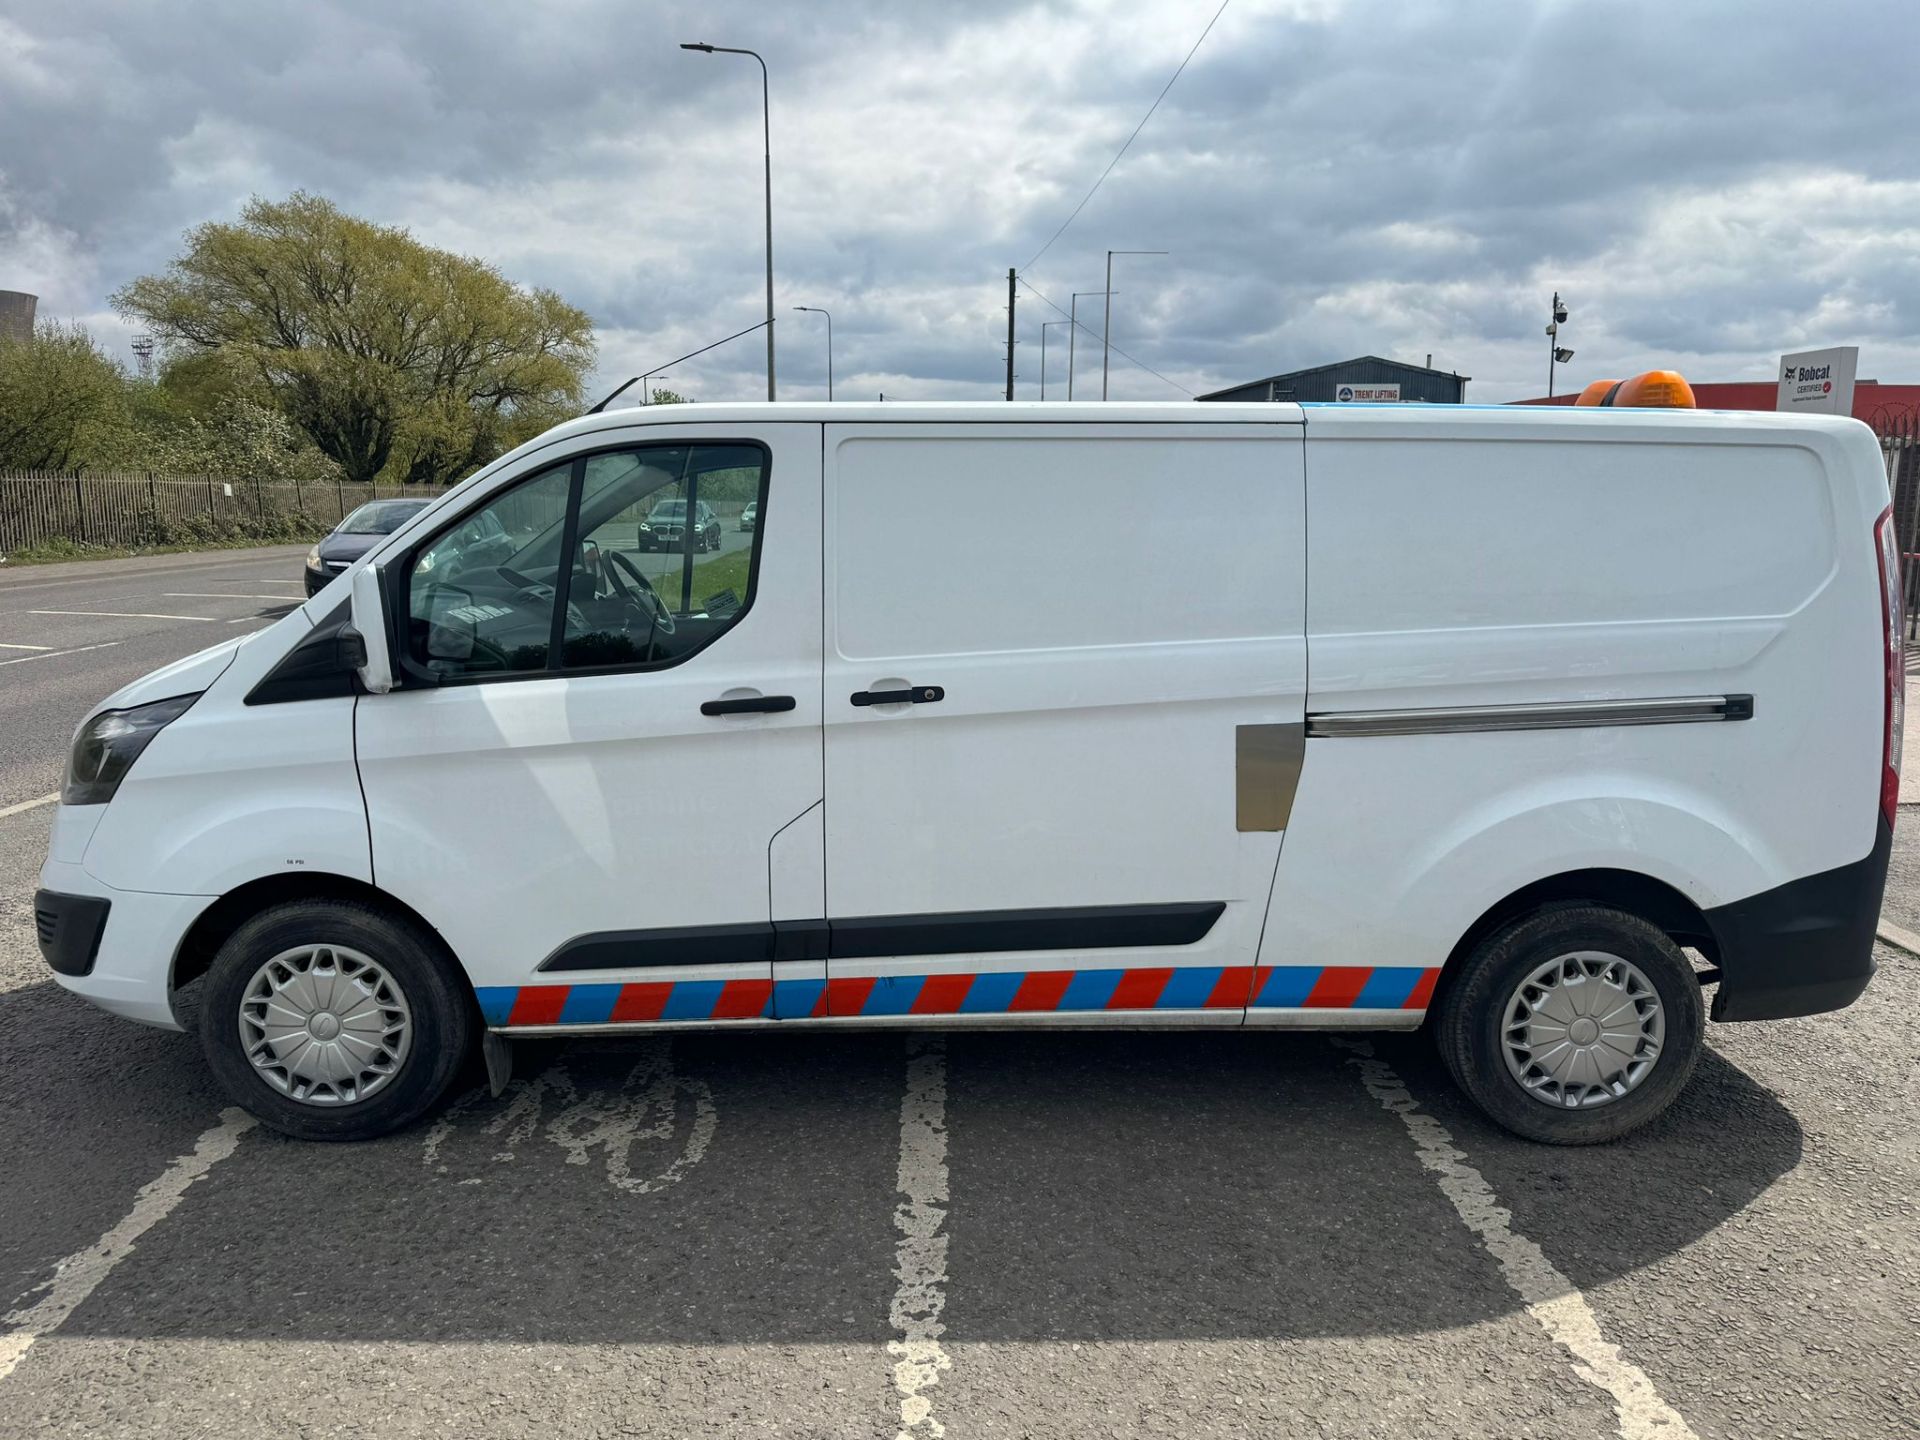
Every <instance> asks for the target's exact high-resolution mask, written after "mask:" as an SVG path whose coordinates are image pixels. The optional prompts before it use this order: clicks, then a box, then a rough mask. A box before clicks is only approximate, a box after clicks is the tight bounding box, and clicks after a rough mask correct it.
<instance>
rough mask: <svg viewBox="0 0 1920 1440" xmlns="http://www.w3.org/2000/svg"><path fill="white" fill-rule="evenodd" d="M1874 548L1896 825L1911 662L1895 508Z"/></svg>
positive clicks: (1886, 807)
mask: <svg viewBox="0 0 1920 1440" xmlns="http://www.w3.org/2000/svg"><path fill="white" fill-rule="evenodd" d="M1873 539H1874V547H1875V549H1876V550H1878V551H1879V554H1880V619H1881V621H1882V622H1883V623H1884V624H1885V626H1886V640H1885V671H1886V676H1885V685H1884V692H1885V708H1884V714H1885V717H1886V719H1885V724H1884V725H1883V726H1882V728H1881V739H1880V813H1881V815H1883V816H1884V817H1885V818H1886V822H1887V827H1888V828H1889V829H1891V828H1892V827H1893V821H1894V817H1895V816H1896V815H1897V814H1898V813H1899V808H1900V733H1901V730H1902V729H1903V728H1904V726H1905V723H1906V713H1907V664H1906V655H1905V653H1904V651H1903V649H1902V646H1901V643H1900V634H1901V631H1902V630H1903V629H1904V628H1905V627H1904V626H1903V625H1902V623H1901V611H1902V608H1903V600H1904V596H1903V595H1902V591H1903V590H1904V588H1905V587H1904V586H1902V585H1901V583H1900V547H1899V546H1898V545H1897V544H1896V543H1895V541H1894V535H1893V507H1892V506H1891V505H1889V506H1888V507H1887V508H1886V509H1885V510H1882V511H1881V512H1880V518H1879V519H1878V520H1876V521H1874V522H1873Z"/></svg>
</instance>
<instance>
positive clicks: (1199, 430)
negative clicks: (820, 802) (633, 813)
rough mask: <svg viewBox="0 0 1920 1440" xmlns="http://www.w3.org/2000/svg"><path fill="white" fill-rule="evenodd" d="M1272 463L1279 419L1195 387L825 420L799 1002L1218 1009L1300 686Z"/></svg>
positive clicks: (1037, 1018) (1255, 890) (1282, 490)
mask: <svg viewBox="0 0 1920 1440" xmlns="http://www.w3.org/2000/svg"><path fill="white" fill-rule="evenodd" d="M1300 464H1301V439H1300V431H1299V427H1298V426H1297V425H1273V424H1269V425H1262V426H1254V425H1246V424H1230V425H1229V424H1218V423H1214V422H1213V421H1212V420H1211V418H1210V416H1209V415H1208V414H1207V412H1205V411H1204V409H1203V410H1202V411H1200V412H1199V413H1198V414H1197V415H1196V423H1190V424H1186V425H1154V426H1148V425H1137V424H1136V425H1106V424H1099V425H1095V424H1075V425H1066V424H1032V423H1027V424H1010V425H999V424H987V423H975V424H970V425H958V424H956V425H952V426H946V427H941V426H935V425H930V424H923V425H915V426H892V425H884V426H883V425H830V426H829V427H828V429H827V461H826V493H827V508H826V516H827V520H826V559H827V644H826V668H825V674H826V687H825V688H826V700H825V706H824V714H825V723H826V769H827V803H826V868H827V913H828V915H829V917H830V919H831V921H832V924H833V927H834V938H833V946H834V951H833V954H832V955H831V957H830V959H829V962H828V974H829V976H830V979H831V981H832V985H833V988H832V989H831V991H830V993H829V996H828V1013H829V1014H832V1015H836V1016H853V1015H858V1016H861V1017H873V1016H875V1015H882V1014H886V1013H892V1012H893V1011H894V1010H899V1011H906V1010H908V1009H914V1010H916V1011H917V1013H959V1014H969V1015H980V1014H995V1015H999V1016H1001V1017H1002V1018H1009V1017H1010V1018H1012V1019H1025V1020H1028V1021H1033V1022H1036V1023H1054V1022H1055V1021H1056V1020H1057V1019H1058V1018H1059V1017H1060V1016H1061V1015H1062V1014H1066V1013H1070V1012H1078V1013H1081V1014H1083V1015H1084V1014H1098V1015H1102V1016H1105V1017H1107V1019H1108V1021H1109V1022H1110V1023H1112V1022H1118V1021H1122V1020H1124V1021H1125V1022H1126V1023H1130V1024H1131V1023H1141V1022H1143V1021H1144V1020H1145V1019H1149V1018H1150V1019H1151V1020H1152V1022H1153V1023H1175V1022H1177V1023H1194V1022H1195V1017H1199V1020H1200V1021H1201V1022H1204V1023H1210V1024H1234V1025H1237V1024H1239V1023H1240V1017H1241V1013H1242V1010H1243V1009H1244V1006H1245V1001H1246V994H1247V990H1248V987H1249V985H1250V983H1251V979H1252V966H1253V962H1254V958H1255V953H1256V949H1257V946H1258V941H1259V935H1260V927H1261V925H1262V923H1263V922H1264V920H1265V917H1266V911H1267V904H1268V899H1269V896H1270V894H1271V889H1272V881H1273V873H1274V864H1275V859H1276V857H1277V855H1278V853H1279V849H1280V832H1281V830H1282V829H1283V828H1284V826H1285V823H1286V818H1285V817H1286V811H1287V809H1288V803H1289V802H1290V801H1291V796H1292V781H1293V774H1294V768H1295V765H1296V763H1297V747H1298V743H1299V734H1300V731H1299V726H1300V722H1301V715H1302V705H1303V701H1304V696H1305V679H1306V674H1305V670H1306V647H1305V639H1304V630H1303V627H1304V606H1305V580H1304V577H1303V575H1302V573H1301V564H1300V561H1301V557H1302V552H1303V549H1304V537H1303V524H1304V508H1305V507H1304V496H1303V491H1302V479H1301V471H1300ZM910 687H911V688H912V689H913V690H916V691H924V692H926V693H928V695H929V698H928V700H927V701H926V703H919V702H914V703H898V704H888V703H874V702H873V700H872V696H874V695H876V694H898V695H901V696H905V695H907V694H908V693H909V689H910ZM1289 746H1291V747H1293V748H1291V749H1290V748H1289ZM1195 916H1201V917H1203V918H1202V919H1200V920H1199V921H1194V917H1195ZM1189 922H1193V924H1192V927H1191V928H1190V927H1189Z"/></svg>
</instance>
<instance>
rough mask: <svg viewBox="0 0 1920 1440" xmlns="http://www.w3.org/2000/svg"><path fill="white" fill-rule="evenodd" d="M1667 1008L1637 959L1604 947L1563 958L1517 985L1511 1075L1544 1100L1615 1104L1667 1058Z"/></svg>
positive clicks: (1510, 1029)
mask: <svg viewBox="0 0 1920 1440" xmlns="http://www.w3.org/2000/svg"><path fill="white" fill-rule="evenodd" d="M1666 1034H1667V1018H1666V1009H1665V1007H1664V1006H1662V1005H1661V1003H1660V995H1659V992H1658V991H1656V990H1655V989H1654V988H1653V982H1652V981H1650V980H1648V979H1647V977H1646V975H1645V974H1644V973H1643V972H1642V971H1641V970H1640V968H1639V967H1638V966H1637V965H1635V964H1634V963H1633V962H1632V961H1630V960H1623V959H1622V958H1621V957H1620V956H1618V955H1609V954H1607V953H1606V952H1604V951H1600V950H1577V951H1574V952H1572V953H1571V954H1567V955H1560V956H1556V957H1555V958H1554V959H1552V960H1549V961H1547V963H1546V964H1544V965H1541V966H1540V967H1538V968H1537V969H1535V970H1534V971H1533V972H1532V973H1531V974H1530V975H1528V976H1527V977H1526V978H1525V979H1524V980H1522V981H1521V982H1520V984H1519V985H1518V986H1517V987H1516V988H1515V989H1514V992H1513V994H1512V996H1511V997H1510V998H1509V999H1508V1001H1507V1008H1506V1012H1505V1014H1504V1016H1503V1017H1502V1023H1501V1026H1500V1050H1501V1054H1502V1056H1503V1057H1504V1058H1505V1060H1506V1062H1507V1072H1508V1073H1509V1074H1510V1075H1512V1076H1513V1078H1514V1079H1515V1080H1517V1081H1519V1082H1520V1087H1521V1088H1522V1089H1523V1090H1525V1091H1526V1092H1527V1093H1528V1094H1529V1095H1531V1096H1533V1098H1534V1099H1536V1100H1538V1101H1540V1102H1541V1103H1542V1104H1543V1105H1552V1106H1554V1107H1555V1108H1556V1109H1562V1110H1583V1109H1591V1108H1592V1107H1594V1106H1597V1105H1608V1104H1611V1103H1612V1102H1613V1101H1615V1100H1618V1099H1620V1098H1621V1097H1622V1096H1624V1095H1627V1094H1630V1093H1631V1092H1632V1091H1633V1090H1634V1089H1635V1088H1636V1087H1637V1086H1638V1085H1639V1084H1640V1083H1641V1082H1642V1081H1643V1080H1645V1079H1646V1078H1647V1076H1648V1075H1650V1074H1652V1073H1653V1069H1654V1066H1655V1065H1657V1064H1658V1063H1659V1061H1660V1050H1661V1046H1662V1045H1663V1044H1664V1042H1665V1040H1666Z"/></svg>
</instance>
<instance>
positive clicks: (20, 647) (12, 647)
mask: <svg viewBox="0 0 1920 1440" xmlns="http://www.w3.org/2000/svg"><path fill="white" fill-rule="evenodd" d="M52 648H53V647H52V646H51V645H13V644H9V643H8V642H6V641H4V640H0V650H51V649H52Z"/></svg>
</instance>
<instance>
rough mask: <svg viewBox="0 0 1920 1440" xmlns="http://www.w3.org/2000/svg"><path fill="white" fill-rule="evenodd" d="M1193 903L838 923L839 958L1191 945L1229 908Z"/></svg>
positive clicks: (835, 944)
mask: <svg viewBox="0 0 1920 1440" xmlns="http://www.w3.org/2000/svg"><path fill="white" fill-rule="evenodd" d="M1226 908H1227V907H1226V904H1225V903H1224V902H1223V901H1219V900H1208V901H1203V902H1200V903H1197V904H1187V905H1084V906H1075V907H1072V908H1066V909H1058V910H979V911H971V912H967V911H962V912H959V913H955V914H949V915H863V916H860V917H858V918H857V919H852V920H835V921H832V922H831V923H832V926H833V937H832V941H831V954H832V958H833V959H836V960H865V959H873V958H875V957H877V956H882V955H958V954H968V953H973V952H980V951H997V950H1119V949H1126V948H1132V947H1138V946H1146V945H1191V944H1193V943H1194V942H1195V941H1196V940H1200V939H1202V938H1204V937H1205V936H1206V933H1207V932H1208V931H1209V930H1211V929H1212V928H1213V922H1214V921H1216V920H1218V919H1219V918H1220V916H1221V914H1222V913H1223V912H1224V911H1225V910H1226Z"/></svg>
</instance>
